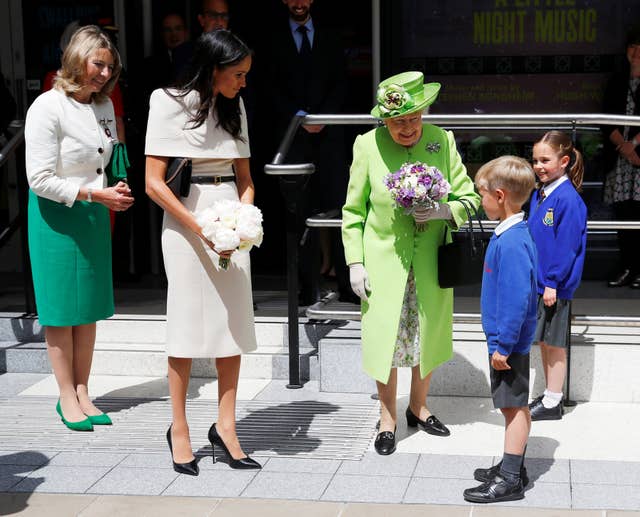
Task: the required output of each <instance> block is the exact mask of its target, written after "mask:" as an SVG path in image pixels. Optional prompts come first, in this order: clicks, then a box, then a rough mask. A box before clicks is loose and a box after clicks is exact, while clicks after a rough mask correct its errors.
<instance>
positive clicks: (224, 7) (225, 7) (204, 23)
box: [198, 0, 229, 32]
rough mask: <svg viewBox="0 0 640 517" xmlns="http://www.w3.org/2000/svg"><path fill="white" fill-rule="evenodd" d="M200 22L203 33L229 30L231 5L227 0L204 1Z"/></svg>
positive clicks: (199, 17)
mask: <svg viewBox="0 0 640 517" xmlns="http://www.w3.org/2000/svg"><path fill="white" fill-rule="evenodd" d="M200 11H201V12H200V13H199V14H198V22H200V26H201V27H202V32H211V31H214V30H216V29H228V28H229V4H228V3H227V0H202V9H201V10H200Z"/></svg>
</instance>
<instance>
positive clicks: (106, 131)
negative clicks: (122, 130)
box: [98, 118, 113, 138]
mask: <svg viewBox="0 0 640 517" xmlns="http://www.w3.org/2000/svg"><path fill="white" fill-rule="evenodd" d="M98 122H99V123H100V125H101V126H102V129H104V134H105V135H107V137H108V138H112V137H111V130H110V129H109V125H108V124H109V123H110V122H113V119H110V118H101V119H100V120H98Z"/></svg>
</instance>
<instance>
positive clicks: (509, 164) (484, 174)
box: [475, 155, 536, 206]
mask: <svg viewBox="0 0 640 517" xmlns="http://www.w3.org/2000/svg"><path fill="white" fill-rule="evenodd" d="M475 184H476V186H477V187H478V188H480V187H484V188H486V189H487V190H488V191H490V192H495V191H496V190H497V189H501V190H505V191H507V192H508V193H509V194H511V199H512V201H513V202H514V203H517V204H518V205H520V206H522V205H523V204H524V203H525V202H526V201H527V200H528V199H529V196H530V195H531V191H532V190H533V189H534V188H535V186H536V176H535V174H534V173H533V168H532V167H531V164H530V163H529V162H528V161H527V160H525V159H524V158H520V157H518V156H510V155H506V156H500V157H498V158H495V159H494V160H491V161H490V162H487V163H485V164H484V165H483V166H482V167H480V169H479V170H478V172H477V173H476V177H475Z"/></svg>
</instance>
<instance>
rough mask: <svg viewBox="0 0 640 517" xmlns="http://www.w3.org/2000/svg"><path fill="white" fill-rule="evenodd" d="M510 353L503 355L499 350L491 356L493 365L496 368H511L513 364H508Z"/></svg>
mask: <svg viewBox="0 0 640 517" xmlns="http://www.w3.org/2000/svg"><path fill="white" fill-rule="evenodd" d="M507 359H509V356H508V355H502V354H501V353H500V352H498V351H497V350H496V351H495V352H494V353H493V355H492V356H491V366H493V369H494V370H511V366H509V364H507Z"/></svg>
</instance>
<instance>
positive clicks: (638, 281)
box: [629, 275, 640, 289]
mask: <svg viewBox="0 0 640 517" xmlns="http://www.w3.org/2000/svg"><path fill="white" fill-rule="evenodd" d="M629 287H631V289H640V275H636V277H635V278H634V279H633V281H632V282H631V283H630V284H629Z"/></svg>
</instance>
